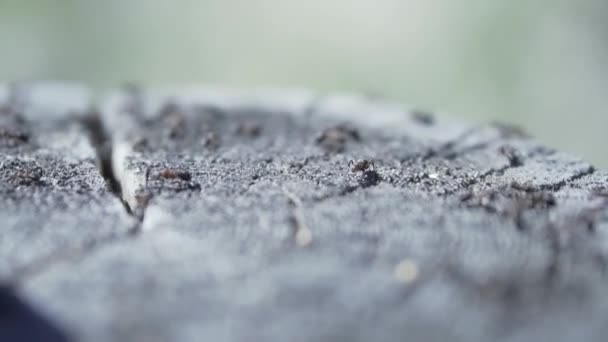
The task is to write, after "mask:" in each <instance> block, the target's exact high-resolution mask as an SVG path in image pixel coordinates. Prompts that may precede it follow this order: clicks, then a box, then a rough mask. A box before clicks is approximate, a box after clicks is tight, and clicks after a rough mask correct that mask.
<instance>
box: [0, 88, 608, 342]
mask: <svg viewBox="0 0 608 342" xmlns="http://www.w3.org/2000/svg"><path fill="white" fill-rule="evenodd" d="M76 89H80V88H74V87H67V86H65V85H63V86H60V85H46V86H40V85H38V86H29V87H28V86H25V87H22V88H20V91H19V92H17V91H16V90H15V88H12V90H11V89H8V88H4V90H0V101H2V98H3V95H2V94H4V102H5V105H4V107H3V111H2V114H1V116H0V119H1V120H3V121H0V123H1V124H2V126H1V127H0V134H1V135H0V177H1V178H0V179H1V181H2V183H1V188H0V189H1V191H2V202H1V206H0V220H2V225H1V228H0V276H1V278H0V279H3V281H4V282H6V283H8V284H9V285H10V286H11V288H12V289H11V290H10V291H15V292H16V293H17V294H18V295H19V296H20V298H21V300H23V301H26V302H27V303H30V304H31V305H33V306H34V307H35V308H37V309H38V310H39V312H40V313H42V314H44V315H45V316H46V317H48V318H49V319H50V321H52V322H54V324H56V327H58V328H59V329H61V330H62V331H64V332H65V334H66V335H67V336H70V338H72V339H74V340H77V341H80V340H82V341H200V340H210V341H251V340H253V341H285V340H290V341H311V340H317V341H318V340H321V341H336V340H339V341H370V340H374V341H400V340H431V341H433V340H441V341H444V340H448V339H449V340H452V341H528V340H537V339H543V340H549V339H553V340H558V341H570V340H573V339H575V338H576V339H583V340H597V341H603V340H604V338H603V336H604V335H605V334H606V333H608V328H607V327H608V325H607V324H606V323H608V322H607V319H606V317H608V316H607V314H608V287H607V286H606V285H607V281H608V277H607V271H608V269H607V261H608V259H606V258H607V257H608V215H607V214H608V210H607V209H608V201H607V199H608V173H607V172H601V171H596V170H595V169H594V168H593V167H592V166H591V165H590V164H588V163H586V162H584V161H581V160H580V159H578V158H575V157H572V156H569V155H567V154H564V153H560V152H558V151H555V150H553V149H550V148H547V147H545V146H543V145H541V144H539V143H538V142H536V141H535V140H534V139H532V138H530V137H528V136H527V135H526V134H525V133H524V132H522V131H521V130H520V129H517V128H515V127H510V126H507V125H503V124H489V125H480V126H469V125H466V124H462V123H458V122H449V121H446V120H445V119H443V118H441V117H439V116H434V115H432V114H429V113H424V112H419V111H410V110H407V109H404V108H403V107H401V106H399V105H396V104H393V103H389V102H386V101H381V100H378V99H369V98H364V97H359V96H350V95H329V96H325V95H318V94H314V93H309V92H305V91H288V90H259V91H237V90H230V89H219V88H198V89H179V90H172V89H137V88H130V89H125V90H122V91H117V92H115V93H113V94H111V95H109V96H106V97H105V98H104V99H103V100H102V102H101V103H100V106H99V110H98V111H97V112H96V113H97V114H93V112H92V111H91V110H90V107H89V103H88V99H87V98H86V92H85V91H84V90H82V89H80V90H78V91H77V90H76ZM15 94H17V95H19V96H17V95H15ZM47 113H50V114H48V115H47ZM51 114H52V115H51ZM94 115H97V116H94ZM20 132H21V133H20ZM22 133H23V134H22ZM87 135H88V137H89V138H90V139H89V140H87V139H85V137H86V136H87ZM95 160H97V166H98V167H97V168H95V167H94V165H95ZM121 201H123V202H124V206H123V204H121V203H120V202H121ZM0 313H1V312H0ZM6 315H8V316H10V312H9V313H7V314H6ZM1 317H2V315H0V320H1V319H2V318H1ZM25 323H27V322H24V324H25ZM24 326H27V324H25V325H24ZM3 331H4V328H2V325H0V337H2V334H3ZM10 333H13V334H14V329H13V331H11V332H10ZM11 336H13V335H11Z"/></svg>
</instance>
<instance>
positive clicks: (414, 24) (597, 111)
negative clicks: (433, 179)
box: [0, 0, 608, 168]
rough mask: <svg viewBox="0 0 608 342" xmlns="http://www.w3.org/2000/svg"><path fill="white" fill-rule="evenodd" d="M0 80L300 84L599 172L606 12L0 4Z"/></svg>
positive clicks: (88, 1) (455, 2) (277, 3)
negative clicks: (426, 112)
mask: <svg viewBox="0 0 608 342" xmlns="http://www.w3.org/2000/svg"><path fill="white" fill-rule="evenodd" d="M0 60H1V63H0V80H4V81H7V80H24V79H25V80H28V79H30V80H31V79H34V80H37V79H62V80H76V81H83V82H87V83H89V84H92V85H94V86H95V87H96V89H98V90H104V89H107V88H109V87H112V86H116V85H119V84H123V83H124V82H125V81H129V82H144V83H148V84H159V83H172V84H174V83H185V82H187V83H192V82H195V83H200V82H204V83H211V84H224V85H237V86H256V85H273V86H298V87H299V86H303V87H308V88H314V89H319V90H323V91H332V90H346V91H357V92H365V93H373V94H379V95H384V96H386V97H389V98H392V99H396V100H399V101H402V102H404V103H407V104H411V105H414V106H415V107H420V108H427V109H433V110H441V111H442V112H444V111H445V112H448V113H452V114H450V115H454V116H457V117H460V118H462V119H463V120H470V121H476V122H482V121H490V120H501V121H506V122H512V123H515V124H519V125H521V126H523V127H525V128H526V129H527V130H528V131H529V132H531V133H532V134H534V135H535V136H537V137H539V138H540V139H541V140H542V141H544V142H546V143H547V144H549V145H552V146H555V147H558V148H560V149H562V150H565V151H568V152H572V153H575V154H577V155H580V156H583V157H584V158H586V159H588V160H590V161H592V162H594V163H595V164H596V165H598V166H600V167H604V168H608V154H607V153H605V152H604V146H605V145H606V144H607V143H608V135H607V134H605V130H606V129H607V128H608V115H607V114H606V112H607V108H608V1H606V0H527V1H524V0H510V1H487V0H485V1H482V0H442V1H440V0H374V1H371V0H368V1H362V0H306V1H295V0H240V1H239V0H198V1H195V0H191V1H186V0H173V1H169V0H167V1H161V0H159V1H153V0H147V1H144V0H131V1H129V0H105V1H94V0H81V1H76V0H72V1H68V0H65V1H62V0H55V1H50V0H49V1H23V0H21V1H6V0H0Z"/></svg>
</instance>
